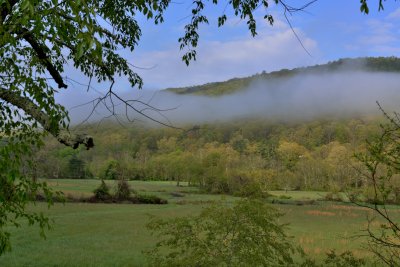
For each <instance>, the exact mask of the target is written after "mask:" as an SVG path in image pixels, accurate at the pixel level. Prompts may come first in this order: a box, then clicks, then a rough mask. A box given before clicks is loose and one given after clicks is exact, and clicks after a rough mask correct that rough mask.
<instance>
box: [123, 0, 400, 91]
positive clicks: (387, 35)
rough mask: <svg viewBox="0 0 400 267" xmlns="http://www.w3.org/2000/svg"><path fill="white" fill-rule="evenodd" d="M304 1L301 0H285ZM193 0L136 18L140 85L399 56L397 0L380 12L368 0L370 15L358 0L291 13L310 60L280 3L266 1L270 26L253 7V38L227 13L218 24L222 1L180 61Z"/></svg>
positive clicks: (133, 57)
mask: <svg viewBox="0 0 400 267" xmlns="http://www.w3.org/2000/svg"><path fill="white" fill-rule="evenodd" d="M288 2H289V3H291V4H292V5H294V6H295V5H297V6H301V5H302V4H303V3H305V2H307V1H305V0H301V1H300V0H298V1H294V0H292V1H288ZM190 3H191V2H190V1H188V2H179V3H176V4H173V5H171V7H170V8H169V9H168V10H167V12H166V16H165V20H166V22H165V23H164V24H162V25H157V26H155V25H153V24H152V23H150V22H148V21H146V20H144V19H140V20H139V21H140V23H141V25H142V33H143V35H142V38H141V41H140V43H139V46H138V47H137V49H136V50H135V51H134V53H133V54H129V53H127V54H126V57H127V58H128V59H129V61H130V62H131V63H132V64H134V65H135V66H138V67H140V68H148V69H145V70H143V69H139V68H138V69H137V71H138V73H139V74H140V75H141V76H142V77H143V79H144V82H145V88H147V89H161V88H166V87H174V86H189V85H196V84H204V83H207V82H213V81H223V80H227V79H230V78H233V77H244V76H249V75H252V74H255V73H259V72H261V71H263V70H265V71H268V72H269V71H274V70H279V69H282V68H289V69H290V68H294V67H300V66H308V65H314V64H320V63H325V62H328V61H332V60H336V59H339V58H343V57H363V56H399V53H400V34H399V33H400V32H399V31H400V30H399V29H400V27H399V26H400V3H399V2H396V1H394V0H388V1H386V2H385V10H384V11H380V12H378V0H374V1H369V5H370V14H369V15H365V14H361V12H360V3H359V1H358V0H335V1H333V0H319V1H317V2H316V3H314V4H313V5H312V6H310V7H308V8H307V9H306V12H299V13H296V14H293V16H290V20H291V23H292V25H293V27H294V29H295V31H296V33H297V34H298V35H299V36H300V38H301V40H302V42H303V44H304V45H305V47H306V48H307V50H308V51H309V52H310V53H311V57H310V56H309V55H307V53H306V52H305V51H304V50H303V48H302V47H301V45H300V43H299V42H298V41H297V39H296V37H295V36H294V34H293V33H292V31H291V29H290V27H289V26H288V24H287V23H286V21H285V19H284V17H283V11H282V8H281V7H279V6H275V5H274V4H273V5H271V8H270V10H269V11H268V12H270V13H271V14H273V15H274V16H275V20H276V22H275V25H274V26H272V27H271V26H270V25H269V24H268V23H267V22H266V21H263V19H262V17H263V15H264V14H265V10H259V11H257V12H256V15H257V17H259V18H260V19H259V20H258V22H259V24H258V35H257V36H256V37H255V38H252V37H251V36H250V33H249V32H248V30H247V25H246V23H245V21H241V20H240V19H239V18H236V17H234V16H231V17H229V18H228V21H227V23H226V25H225V26H224V27H223V28H218V27H216V24H217V23H216V19H217V17H218V15H220V14H222V12H223V10H224V6H211V8H209V9H207V11H206V14H207V15H208V17H209V20H210V25H205V26H204V27H201V30H200V36H201V37H200V44H199V47H198V59H197V61H196V62H193V63H192V64H191V65H190V66H189V67H186V65H185V64H184V63H183V62H182V61H181V56H182V51H179V44H178V41H177V40H178V38H179V37H180V36H181V35H182V34H183V26H184V25H185V23H187V21H188V18H187V16H188V15H190V10H191V9H190V8H191V5H190ZM226 12H227V14H228V15H229V14H230V13H231V12H230V11H229V10H227V11H226Z"/></svg>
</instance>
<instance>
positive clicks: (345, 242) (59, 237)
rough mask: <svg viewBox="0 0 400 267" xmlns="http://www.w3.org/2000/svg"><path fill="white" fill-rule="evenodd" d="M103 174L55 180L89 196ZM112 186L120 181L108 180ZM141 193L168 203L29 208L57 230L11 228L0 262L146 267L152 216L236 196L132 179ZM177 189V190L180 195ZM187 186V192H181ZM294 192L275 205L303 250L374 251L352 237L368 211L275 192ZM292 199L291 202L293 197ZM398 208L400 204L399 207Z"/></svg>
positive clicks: (182, 211)
mask: <svg viewBox="0 0 400 267" xmlns="http://www.w3.org/2000/svg"><path fill="white" fill-rule="evenodd" d="M99 183H100V182H99V181H98V180H68V179H65V180H50V181H49V184H50V185H51V186H52V187H54V188H55V189H57V190H62V191H64V192H65V193H66V194H73V195H75V196H80V195H85V196H87V195H90V194H91V191H93V189H94V188H96V187H97V186H98V184H99ZM107 183H109V184H110V185H113V183H114V182H113V181H107ZM129 183H130V184H131V186H132V188H134V189H135V190H136V191H137V192H138V193H140V194H152V195H157V196H159V197H162V198H165V199H167V200H168V201H169V203H168V204H167V205H144V204H141V205H133V204H89V203H66V204H61V203H56V204H55V205H54V206H53V207H51V208H50V209H47V205H46V204H45V203H37V204H36V205H35V206H32V207H30V208H31V209H34V210H40V211H43V212H44V213H45V214H47V215H48V216H49V217H50V218H51V219H52V220H54V224H53V229H51V230H50V231H47V239H46V240H43V239H42V238H41V237H40V236H39V233H38V228H37V227H28V226H25V225H24V226H23V227H21V228H18V229H15V228H13V229H11V230H12V245H13V250H12V252H10V253H7V254H5V255H4V256H2V257H1V258H0V266H2V267H5V266H143V265H145V263H146V259H145V256H144V255H143V254H142V251H143V250H146V249H148V248H150V247H151V246H153V245H154V244H155V242H156V239H155V237H153V236H151V234H150V233H149V232H148V231H147V230H146V228H145V225H146V223H147V222H148V220H149V216H158V217H162V218H168V217H175V216H184V215H189V214H193V215H194V214H197V213H198V212H200V210H201V209H202V207H204V206H205V205H207V204H208V203H209V202H210V201H213V200H221V199H223V200H224V201H229V202H230V201H234V200H235V199H236V198H234V197H230V196H221V195H209V194H199V193H198V192H197V189H196V188H195V187H188V186H187V185H185V186H182V187H176V184H175V183H172V182H142V181H131V182H129ZM174 192H175V194H171V193H174ZM176 192H180V193H181V194H176ZM272 193H273V194H274V195H276V196H282V195H284V196H290V197H291V199H289V200H285V201H287V202H288V203H289V204H273V206H274V207H276V208H278V209H280V210H281V211H282V212H284V213H285V216H284V217H283V219H282V220H283V222H288V223H290V225H289V228H288V233H289V234H290V235H292V236H293V237H294V239H295V240H296V242H298V243H299V244H300V245H301V246H302V247H303V248H304V250H305V251H306V252H307V253H308V254H309V255H311V256H312V257H314V258H316V259H320V258H321V257H323V256H324V255H325V253H326V252H327V251H329V250H330V249H336V250H337V251H338V252H341V251H344V250H351V251H353V252H354V254H355V255H356V256H358V257H369V256H370V255H369V253H368V252H366V251H364V250H363V249H362V247H361V243H362V240H361V239H360V238H359V239H353V238H352V237H353V236H355V235H357V234H361V232H360V230H362V229H364V228H365V227H366V216H367V215H368V211H366V210H364V209H362V208H359V207H356V206H352V205H346V204H343V203H336V202H326V201H316V202H315V203H314V204H312V205H301V203H299V202H296V201H299V200H313V199H318V198H321V196H322V197H323V196H324V195H325V193H323V192H272ZM291 201H292V203H291ZM393 209H394V211H396V217H397V218H400V215H397V214H398V212H397V211H399V209H398V208H393Z"/></svg>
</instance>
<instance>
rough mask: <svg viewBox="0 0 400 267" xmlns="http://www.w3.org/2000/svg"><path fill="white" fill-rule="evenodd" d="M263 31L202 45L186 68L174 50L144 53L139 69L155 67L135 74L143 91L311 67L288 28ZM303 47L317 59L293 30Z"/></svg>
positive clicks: (309, 41)
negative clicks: (141, 81)
mask: <svg viewBox="0 0 400 267" xmlns="http://www.w3.org/2000/svg"><path fill="white" fill-rule="evenodd" d="M278 25H279V27H277V28H275V27H272V28H270V27H269V28H263V29H261V30H260V31H259V33H258V35H257V36H256V37H255V38H251V37H249V36H248V35H246V36H244V37H242V38H236V39H235V40H231V41H204V40H202V41H201V42H200V46H199V48H198V49H197V52H198V53H197V61H195V62H192V63H191V64H190V66H189V67H186V65H185V64H184V63H183V62H182V61H181V56H182V52H180V51H179V49H178V48H171V49H169V50H164V51H154V52H146V53H143V54H140V55H136V57H135V60H134V62H132V63H134V64H135V65H139V66H155V67H154V68H152V69H150V70H138V72H139V74H140V75H141V76H142V77H143V79H144V82H145V87H148V88H166V87H175V86H188V85H195V84H204V83H207V82H213V81H223V80H227V79H230V78H234V77H243V76H248V75H252V74H255V73H257V72H261V71H263V70H266V71H273V70H279V69H281V68H294V67H298V66H304V65H310V64H314V63H316V62H315V59H314V58H311V57H310V56H309V55H307V53H306V52H305V51H304V49H303V48H302V47H301V44H300V43H299V41H298V40H297V39H296V37H295V36H294V34H293V32H292V30H291V29H290V28H289V27H287V26H286V27H283V26H282V24H278ZM295 31H296V32H297V34H298V35H299V36H300V38H301V40H302V42H303V44H304V46H305V47H306V48H307V50H308V51H310V52H311V54H312V55H314V56H318V54H319V51H318V45H317V43H316V42H315V41H314V40H312V39H311V38H309V37H307V36H306V35H305V34H303V33H302V32H301V30H299V29H295Z"/></svg>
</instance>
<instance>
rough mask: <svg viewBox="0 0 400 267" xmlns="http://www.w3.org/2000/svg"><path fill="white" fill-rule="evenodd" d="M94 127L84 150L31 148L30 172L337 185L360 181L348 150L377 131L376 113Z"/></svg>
mask: <svg viewBox="0 0 400 267" xmlns="http://www.w3.org/2000/svg"><path fill="white" fill-rule="evenodd" d="M93 129H95V130H93V136H95V139H96V148H95V149H93V150H90V151H86V150H83V151H81V150H72V149H70V148H65V147H63V146H61V145H59V144H58V143H57V142H56V141H54V140H52V139H49V140H48V141H47V145H46V147H45V148H44V149H43V150H41V151H38V152H37V156H36V162H37V165H36V172H37V173H36V176H37V177H45V178H104V179H137V180H174V181H177V183H179V181H188V182H190V183H191V184H193V185H199V186H200V187H201V188H202V189H204V190H205V191H208V192H214V193H232V194H238V195H247V194H254V193H257V194H258V193H262V192H266V191H267V190H273V189H289V190H336V191H340V190H343V189H345V188H349V187H359V186H361V185H362V183H363V181H362V180H360V179H359V177H358V176H359V175H358V173H357V171H356V169H355V167H356V166H357V164H358V163H357V161H356V160H355V158H354V157H353V155H354V153H355V152H357V151H362V150H363V149H364V146H365V139H367V138H369V137H371V136H372V135H374V134H375V133H378V131H379V120H377V119H373V118H370V119H368V118H363V119H361V118H359V119H341V120H339V119H335V120H333V119H332V120H328V119H327V120H315V121H310V122H306V123H285V124H284V123H271V122H268V121H265V120H262V119H254V120H246V121H235V122H224V123H219V124H209V125H199V126H187V127H184V129H182V130H177V129H170V128H146V127H143V126H140V125H133V126H129V127H122V126H120V125H118V124H112V123H108V124H103V125H101V126H100V128H93Z"/></svg>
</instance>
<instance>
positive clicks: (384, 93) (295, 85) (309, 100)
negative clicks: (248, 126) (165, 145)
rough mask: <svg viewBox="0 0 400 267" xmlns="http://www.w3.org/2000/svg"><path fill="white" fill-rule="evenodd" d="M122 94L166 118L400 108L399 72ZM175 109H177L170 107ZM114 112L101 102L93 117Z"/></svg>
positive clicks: (120, 109) (74, 113) (278, 116)
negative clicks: (212, 90)
mask: <svg viewBox="0 0 400 267" xmlns="http://www.w3.org/2000/svg"><path fill="white" fill-rule="evenodd" d="M133 94H134V95H133V96H132V95H128V94H126V95H123V97H124V99H133V98H134V99H136V100H139V101H142V102H132V103H131V104H132V105H134V106H135V107H136V108H137V109H138V110H143V112H144V113H145V114H146V115H148V116H150V117H151V118H154V119H156V120H159V121H162V122H164V123H167V124H169V123H171V124H174V125H177V124H181V123H202V122H212V121H221V120H232V119H235V118H244V117H251V116H257V117H263V118H266V119H271V120H281V121H291V120H309V119H313V118H320V117H327V116H338V117H344V116H351V115H363V114H372V113H378V112H379V110H378V107H377V105H376V101H379V103H380V104H381V105H382V106H383V107H384V108H385V109H388V110H389V111H390V110H396V109H398V110H400V105H399V103H400V75H399V74H393V73H376V72H374V73H372V72H354V71H351V72H349V71H348V72H335V73H320V74H299V75H296V76H294V77H291V78H277V79H268V80H259V81H257V82H254V83H253V84H252V85H251V86H250V87H249V88H246V89H245V90H241V91H239V92H237V93H234V94H230V95H223V96H219V97H209V96H198V95H177V94H174V93H171V92H167V91H158V92H149V91H140V92H133ZM143 103H148V104H149V105H151V106H153V107H156V108H158V109H161V110H166V111H163V112H161V113H159V112H156V111H154V110H153V111H152V110H151V109H148V107H146V105H144V104H143ZM114 104H116V112H117V113H119V114H120V119H121V120H125V119H126V118H125V117H126V116H125V114H126V110H125V108H124V105H122V104H121V103H114ZM90 109H91V107H88V106H86V107H81V108H79V110H77V109H74V110H71V117H72V122H73V123H79V122H80V121H82V120H83V119H84V117H82V116H87V115H88V114H89V113H90ZM168 109H172V110H168ZM128 114H129V116H130V117H131V118H133V117H134V118H136V119H139V120H141V121H146V120H148V119H146V118H145V117H143V116H141V115H138V114H136V113H135V112H134V111H132V110H129V111H128ZM108 115H109V112H108V111H107V109H106V108H105V107H104V106H101V105H100V106H99V107H98V108H97V112H96V113H95V114H94V116H92V117H91V119H90V120H91V121H93V120H99V119H101V118H103V117H106V116H108Z"/></svg>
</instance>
